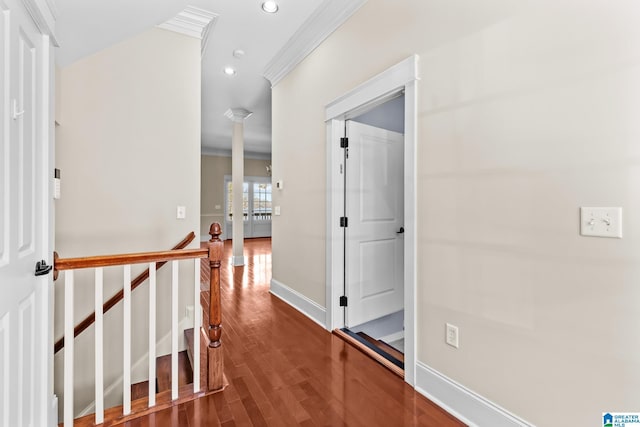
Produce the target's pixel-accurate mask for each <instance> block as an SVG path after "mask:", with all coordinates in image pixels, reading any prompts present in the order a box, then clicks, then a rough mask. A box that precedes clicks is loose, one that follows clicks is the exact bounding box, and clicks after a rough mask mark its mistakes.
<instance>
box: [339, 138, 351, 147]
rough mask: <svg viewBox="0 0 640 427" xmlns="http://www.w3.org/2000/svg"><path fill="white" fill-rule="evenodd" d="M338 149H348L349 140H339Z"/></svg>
mask: <svg viewBox="0 0 640 427" xmlns="http://www.w3.org/2000/svg"><path fill="white" fill-rule="evenodd" d="M340 148H349V138H347V137H343V138H340Z"/></svg>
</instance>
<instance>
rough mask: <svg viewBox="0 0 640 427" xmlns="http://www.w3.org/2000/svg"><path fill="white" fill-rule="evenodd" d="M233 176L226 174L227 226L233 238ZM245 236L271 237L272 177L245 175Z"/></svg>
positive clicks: (243, 189) (243, 219) (243, 190)
mask: <svg viewBox="0 0 640 427" xmlns="http://www.w3.org/2000/svg"><path fill="white" fill-rule="evenodd" d="M232 192H233V185H232V183H231V176H230V175H226V176H225V209H226V212H225V228H226V231H227V233H226V235H227V236H228V238H231V235H232V230H233V222H232V220H233V218H232V215H231V212H232V210H233V205H232V200H231V199H232V197H231V194H232ZM242 202H243V207H242V210H243V213H244V215H243V218H242V221H243V229H244V238H245V239H250V238H253V237H271V178H269V177H257V176H245V177H244V183H243V188H242Z"/></svg>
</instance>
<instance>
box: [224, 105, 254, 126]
mask: <svg viewBox="0 0 640 427" xmlns="http://www.w3.org/2000/svg"><path fill="white" fill-rule="evenodd" d="M252 114H253V112H252V111H249V110H245V109H244V108H229V109H228V110H227V111H225V112H224V116H225V117H226V118H228V119H229V120H231V121H232V122H235V123H244V121H245V120H246V119H248V118H249V116H251V115H252Z"/></svg>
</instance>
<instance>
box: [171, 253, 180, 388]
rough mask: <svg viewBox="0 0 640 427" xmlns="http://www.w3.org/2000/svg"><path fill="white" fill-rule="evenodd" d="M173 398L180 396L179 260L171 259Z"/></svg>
mask: <svg viewBox="0 0 640 427" xmlns="http://www.w3.org/2000/svg"><path fill="white" fill-rule="evenodd" d="M171 269H172V274H171V400H176V399H177V398H178V261H171Z"/></svg>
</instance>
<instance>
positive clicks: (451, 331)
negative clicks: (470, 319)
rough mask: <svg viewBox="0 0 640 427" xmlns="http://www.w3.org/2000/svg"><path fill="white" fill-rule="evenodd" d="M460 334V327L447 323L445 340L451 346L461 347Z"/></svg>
mask: <svg viewBox="0 0 640 427" xmlns="http://www.w3.org/2000/svg"><path fill="white" fill-rule="evenodd" d="M458 340H459V335H458V327H457V326H454V325H452V324H450V323H447V324H446V330H445V341H446V343H447V344H449V345H450V346H451V347H455V348H458V347H459V345H460V344H459V341H458Z"/></svg>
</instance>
